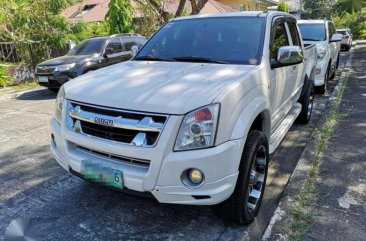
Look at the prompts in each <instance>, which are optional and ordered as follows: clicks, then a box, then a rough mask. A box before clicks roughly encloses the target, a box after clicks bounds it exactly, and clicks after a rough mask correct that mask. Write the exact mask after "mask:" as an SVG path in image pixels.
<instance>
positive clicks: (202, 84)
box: [65, 61, 256, 114]
mask: <svg viewBox="0 0 366 241" xmlns="http://www.w3.org/2000/svg"><path fill="white" fill-rule="evenodd" d="M254 68H256V66H250V65H225V64H206V63H187V62H157V61H156V62H154V61H150V62H149V61H127V62H124V63H120V64H116V65H112V66H109V67H106V68H103V69H99V70H96V71H92V72H89V73H87V74H85V75H82V76H80V77H77V78H75V79H73V80H71V81H69V82H67V83H66V84H65V93H66V98H67V99H71V100H76V101H80V102H85V103H89V104H95V105H102V106H107V107H114V108H121V109H126V110H135V111H144V112H154V113H162V114H163V113H165V114H185V113H187V112H189V111H192V110H194V109H196V108H198V107H201V106H204V105H208V104H210V103H212V101H213V100H214V99H215V97H216V96H217V95H218V94H220V92H221V91H223V90H224V89H225V88H229V86H230V85H231V84H232V83H233V82H235V81H236V80H238V78H239V77H240V76H242V75H244V74H245V73H247V72H248V71H250V70H252V69H254Z"/></svg>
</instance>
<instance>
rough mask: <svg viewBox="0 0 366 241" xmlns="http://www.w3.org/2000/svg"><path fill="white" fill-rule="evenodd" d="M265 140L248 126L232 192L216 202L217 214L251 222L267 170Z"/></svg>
mask: <svg viewBox="0 0 366 241" xmlns="http://www.w3.org/2000/svg"><path fill="white" fill-rule="evenodd" d="M268 162H269V152H268V141H267V138H266V136H265V135H264V133H263V132H261V131H256V130H251V131H250V132H249V134H248V137H247V141H246V143H245V147H244V151H243V154H242V158H241V162H240V166H239V176H238V180H237V182H236V186H235V190H234V192H233V194H232V195H231V196H230V197H229V198H228V199H227V200H225V201H224V202H222V203H220V204H218V205H216V207H215V209H216V213H217V215H218V216H219V217H220V218H222V219H224V220H226V221H228V222H234V223H237V224H240V225H246V224H249V223H251V222H252V221H253V220H254V218H255V217H256V216H257V214H258V212H259V208H260V205H261V202H262V198H263V193H264V189H265V184H266V179H267V172H268Z"/></svg>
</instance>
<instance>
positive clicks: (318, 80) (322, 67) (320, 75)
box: [314, 57, 328, 86]
mask: <svg viewBox="0 0 366 241" xmlns="http://www.w3.org/2000/svg"><path fill="white" fill-rule="evenodd" d="M326 59H327V58H326V57H324V58H323V59H321V60H320V59H319V58H318V61H317V64H316V75H315V80H314V85H315V86H322V85H324V80H325V74H326V72H327V68H328V61H326Z"/></svg>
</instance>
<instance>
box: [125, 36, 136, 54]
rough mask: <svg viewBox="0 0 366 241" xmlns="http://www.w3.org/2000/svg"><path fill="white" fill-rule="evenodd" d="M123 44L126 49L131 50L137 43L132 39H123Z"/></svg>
mask: <svg viewBox="0 0 366 241" xmlns="http://www.w3.org/2000/svg"><path fill="white" fill-rule="evenodd" d="M123 45H124V46H125V50H126V51H131V48H132V46H134V45H136V43H135V42H134V41H133V40H132V39H123Z"/></svg>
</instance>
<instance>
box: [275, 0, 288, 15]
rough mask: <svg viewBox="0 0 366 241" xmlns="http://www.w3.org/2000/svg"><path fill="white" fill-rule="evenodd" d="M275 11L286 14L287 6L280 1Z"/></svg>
mask: <svg viewBox="0 0 366 241" xmlns="http://www.w3.org/2000/svg"><path fill="white" fill-rule="evenodd" d="M277 10H278V11H282V12H286V13H288V10H289V7H288V4H287V3H286V2H285V1H284V0H281V1H280V2H279V3H278V5H277Z"/></svg>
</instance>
